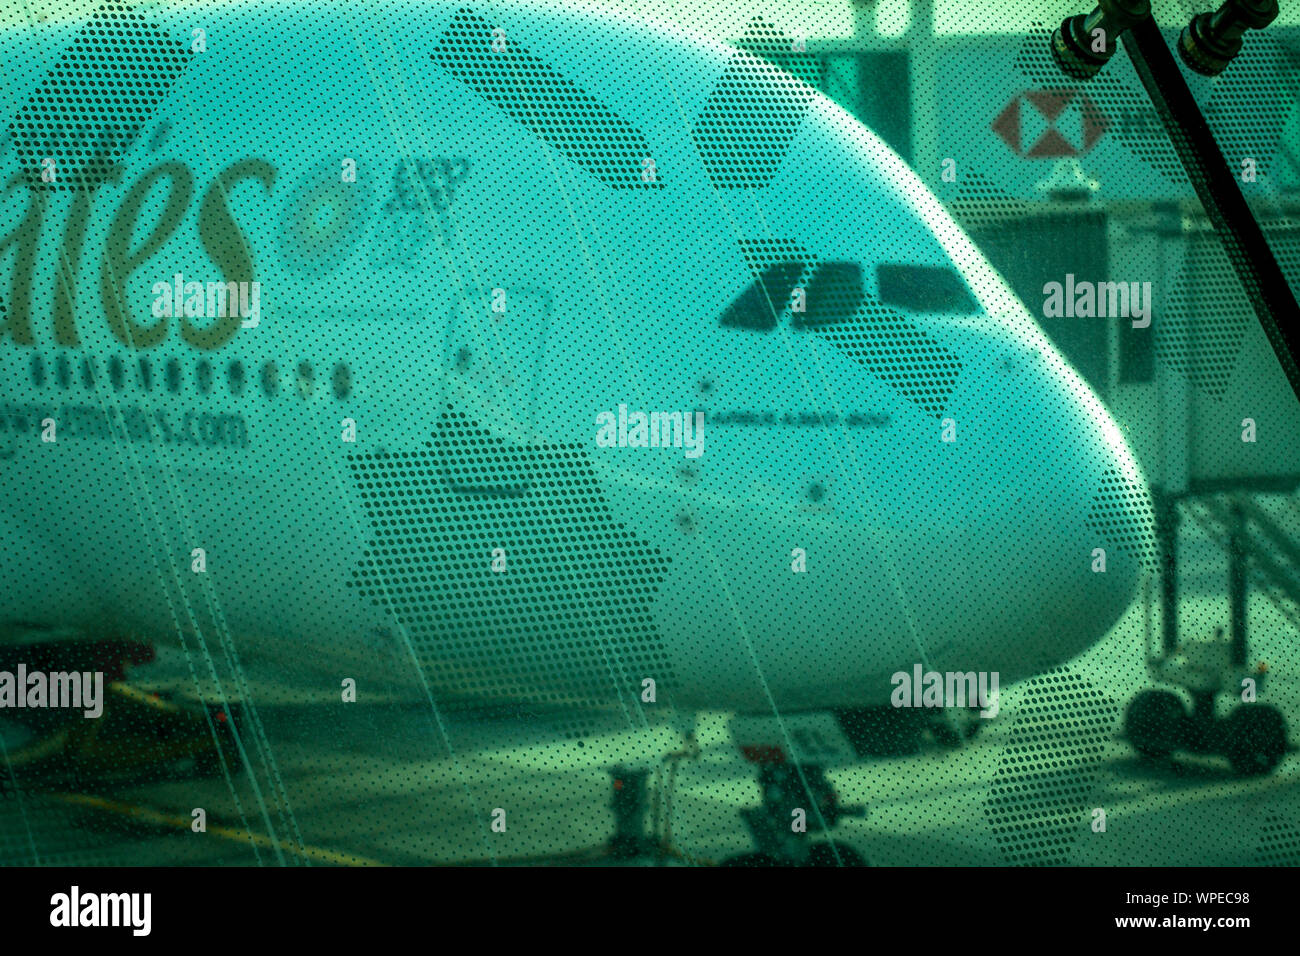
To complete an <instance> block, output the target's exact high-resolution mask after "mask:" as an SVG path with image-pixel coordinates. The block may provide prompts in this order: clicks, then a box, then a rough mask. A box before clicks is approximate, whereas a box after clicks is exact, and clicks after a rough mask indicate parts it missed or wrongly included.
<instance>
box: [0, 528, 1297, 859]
mask: <svg viewBox="0 0 1300 956" xmlns="http://www.w3.org/2000/svg"><path fill="white" fill-rule="evenodd" d="M1184 554H1185V561H1184V565H1183V568H1182V574H1181V575H1180V585H1181V587H1182V599H1181V602H1180V620H1181V626H1182V628H1183V630H1184V633H1197V634H1200V633H1204V634H1207V635H1208V634H1209V633H1211V632H1212V630H1213V627H1214V626H1216V625H1219V626H1223V625H1226V623H1227V599H1226V596H1225V595H1226V591H1225V585H1226V563H1225V561H1224V559H1223V556H1222V554H1221V553H1220V552H1215V551H1214V550H1213V549H1212V548H1211V547H1209V546H1208V545H1207V544H1206V543H1205V542H1204V541H1203V540H1198V539H1197V538H1196V536H1195V534H1194V533H1193V534H1190V535H1189V536H1188V538H1187V539H1186V540H1185V547H1184ZM1149 596H1150V605H1149V606H1148V604H1147V603H1146V602H1144V601H1143V600H1142V598H1141V597H1139V600H1138V601H1137V602H1135V604H1134V606H1133V607H1132V608H1131V609H1130V611H1129V612H1128V614H1127V615H1126V616H1125V617H1124V618H1123V619H1122V620H1121V621H1120V622H1119V623H1118V624H1117V626H1116V627H1115V628H1114V629H1113V630H1112V632H1111V633H1110V634H1109V635H1108V636H1107V637H1106V638H1105V639H1104V640H1102V641H1101V642H1099V643H1098V644H1097V645H1095V646H1094V647H1093V648H1091V649H1090V650H1089V651H1088V652H1086V653H1085V654H1084V655H1082V656H1081V657H1079V658H1077V659H1076V660H1074V661H1072V662H1070V663H1069V664H1068V665H1066V666H1065V667H1063V668H1061V669H1059V670H1058V671H1056V672H1053V673H1051V674H1047V675H1042V676H1040V677H1038V678H1035V679H1034V680H1033V681H1029V682H1025V683H1022V684H1019V685H1015V686H1013V687H1009V688H1003V690H1002V696H1001V702H1000V704H1001V706H1000V713H999V715H998V716H997V717H996V718H994V719H992V720H989V721H986V722H985V726H983V727H982V729H981V732H980V733H979V734H978V735H977V736H976V737H975V738H974V739H973V740H971V741H969V742H967V743H965V744H964V745H962V746H961V747H959V748H956V749H948V748H944V747H941V746H939V745H938V744H936V743H933V742H930V741H927V742H926V743H925V744H924V745H923V747H922V749H921V751H920V752H919V753H916V754H914V755H909V756H903V757H890V758H867V759H863V760H860V761H858V762H857V763H855V764H853V765H850V766H843V767H837V768H833V769H831V770H830V771H829V773H828V776H829V778H830V780H831V782H832V784H833V785H834V786H835V788H836V790H837V791H838V793H839V797H840V801H841V803H843V804H847V805H861V806H862V807H864V808H865V810H866V814H865V816H864V817H863V818H861V819H853V818H850V819H845V820H842V821H841V822H840V824H839V826H838V827H837V828H836V830H835V836H836V838H837V839H838V840H839V841H841V842H842V843H843V844H845V845H848V846H851V847H853V848H854V849H855V850H857V852H858V853H860V854H861V855H862V856H863V857H864V858H866V859H867V860H868V861H869V862H870V863H871V864H874V865H899V866H913V865H928V864H947V865H1007V864H1057V865H1068V864H1078V865H1105V866H1123V865H1138V866H1142V865H1157V864H1167V865H1198V866H1199V865H1212V866H1241V865H1295V864H1297V863H1300V813H1298V812H1297V810H1300V790H1298V789H1297V782H1298V781H1300V755H1297V753H1296V752H1295V750H1294V748H1293V750H1292V751H1291V752H1290V753H1288V754H1287V756H1286V757H1284V758H1283V762H1282V764H1281V766H1280V767H1278V769H1277V770H1276V771H1275V772H1274V773H1273V774H1271V775H1270V776H1267V777H1262V778H1251V779H1242V778H1239V777H1237V776H1235V775H1234V774H1233V773H1232V771H1231V770H1230V769H1229V768H1228V766H1227V763H1226V761H1224V760H1222V759H1219V758H1213V757H1196V756H1189V755H1179V756H1177V757H1175V758H1173V759H1172V760H1171V761H1168V762H1165V763H1160V764H1151V763H1149V762H1145V761H1142V760H1139V759H1138V758H1137V757H1136V756H1135V755H1134V753H1133V751H1132V750H1131V748H1130V747H1129V745H1128V743H1127V742H1126V741H1125V740H1124V739H1123V738H1122V733H1121V717H1122V714H1123V710H1124V707H1125V706H1126V705H1127V703H1128V701H1129V699H1130V698H1131V697H1132V695H1133V694H1134V693H1135V692H1137V691H1138V690H1140V689H1142V688H1143V687H1146V686H1150V685H1149V682H1148V681H1147V680H1146V678H1145V676H1144V672H1143V667H1142V660H1143V642H1144V641H1145V640H1147V639H1148V636H1149V637H1150V640H1152V641H1153V642H1154V641H1155V640H1156V635H1157V634H1158V633H1159V627H1158V624H1159V621H1158V609H1157V608H1156V606H1155V604H1156V582H1155V581H1154V580H1153V581H1152V582H1151V590H1150V595H1149ZM1248 616H1249V620H1250V628H1251V637H1252V648H1251V651H1252V654H1251V656H1252V661H1253V660H1259V659H1263V660H1265V661H1267V662H1268V663H1269V666H1270V669H1269V674H1268V678H1267V682H1266V684H1265V686H1264V689H1263V692H1262V694H1261V699H1262V700H1264V701H1268V702H1273V703H1276V704H1278V705H1279V706H1280V707H1281V708H1282V709H1283V711H1284V713H1285V716H1286V718H1287V722H1288V725H1289V727H1290V728H1291V734H1292V738H1293V740H1294V739H1295V738H1296V737H1297V736H1300V636H1298V635H1297V634H1296V632H1295V630H1294V629H1293V628H1292V626H1291V625H1290V624H1289V623H1287V621H1286V620H1285V618H1284V617H1283V616H1282V615H1281V614H1280V613H1279V612H1278V611H1277V609H1275V608H1274V607H1273V605H1271V604H1270V603H1269V602H1268V601H1267V600H1266V599H1265V598H1264V596H1263V595H1262V594H1261V593H1259V592H1258V591H1257V590H1256V591H1253V592H1252V595H1251V598H1250V601H1249V605H1248ZM1117 675H1120V676H1117ZM246 676H247V678H248V686H249V688H251V691H252V697H253V700H254V702H255V703H256V710H257V715H258V717H259V719H260V723H261V732H260V733H259V732H256V731H255V730H250V729H248V728H246V729H245V731H244V733H243V739H244V744H245V748H246V752H247V759H248V769H247V770H245V772H242V773H239V774H237V775H234V776H231V777H230V778H229V779H227V778H226V777H225V776H224V775H222V774H220V773H218V774H217V775H215V776H212V777H208V778H206V779H204V778H199V777H196V776H195V775H194V773H192V772H191V771H190V770H189V769H188V768H187V767H185V766H184V765H182V766H179V767H173V768H171V769H169V770H168V771H167V772H166V773H165V774H159V773H157V772H150V771H142V772H141V773H140V774H138V775H137V776H136V778H135V779H132V778H131V777H130V776H129V775H128V776H126V777H124V778H122V779H119V780H117V781H102V780H95V781H81V782H80V784H79V785H69V786H65V787H63V788H61V789H58V788H56V789H41V788H33V789H20V791H19V792H18V793H16V794H15V793H12V792H11V793H10V794H8V795H7V797H6V798H5V799H3V800H0V862H3V863H5V864H9V865H14V864H17V865H22V864H32V863H41V864H71V865H101V864H125V865H133V864H180V865H192V864H204V865H225V864H236V865H238V864H258V863H263V864H281V863H282V864H285V865H401V864H429V863H466V864H486V865H491V864H493V863H498V864H515V863H562V864H563V863H569V864H581V863H608V862H611V860H610V859H609V858H608V857H607V856H606V855H605V854H604V846H605V843H606V841H607V840H608V838H609V836H610V835H611V834H612V832H613V828H614V815H613V811H612V809H611V793H612V789H611V788H612V784H611V777H610V775H609V773H608V768H609V767H610V765H612V764H616V763H628V764H635V763H638V762H641V761H648V762H653V760H654V756H655V754H658V753H660V752H663V751H667V750H671V749H675V748H677V747H679V746H680V739H679V737H678V736H677V735H676V733H675V732H674V731H672V730H670V729H669V728H666V727H665V728H661V729H654V730H651V731H648V732H642V733H639V734H637V733H631V732H612V733H607V734H598V735H593V736H590V737H588V738H586V739H583V740H582V741H581V742H578V741H575V740H567V741H563V742H558V741H552V742H550V743H545V744H538V743H537V742H536V740H534V739H528V735H526V734H522V733H521V732H520V730H519V724H518V722H509V723H508V724H502V723H500V722H487V721H483V722H480V723H479V724H478V725H466V723H465V722H464V721H461V722H459V723H457V724H456V725H455V726H453V725H451V724H449V723H448V722H446V721H444V722H443V724H442V725H441V726H440V725H439V723H438V721H437V720H435V719H434V718H432V717H431V715H430V713H429V708H428V707H427V705H425V706H423V707H420V706H416V705H412V704H410V703H406V702H399V701H394V700H389V701H381V702H374V701H369V702H367V701H365V700H363V701H362V702H359V703H356V704H350V705H347V706H338V705H337V704H336V703H334V702H333V701H330V702H326V701H325V700H324V699H323V698H322V694H321V693H320V692H319V691H317V692H315V693H313V694H311V695H308V694H307V693H306V692H305V691H304V690H303V689H302V688H294V687H289V686H286V685H284V684H283V682H281V681H277V680H274V679H272V678H270V677H263V676H261V675H259V674H258V672H257V668H256V666H255V665H249V666H248V668H247V671H246ZM132 682H133V684H134V685H135V686H139V687H142V688H144V689H146V690H150V691H159V692H164V691H166V692H171V693H173V694H175V695H177V696H178V697H184V696H185V694H186V693H187V692H188V693H190V694H192V693H193V690H192V688H193V682H192V680H191V679H190V676H189V669H188V667H187V665H186V662H185V661H184V659H183V658H182V657H181V656H180V655H179V653H165V652H164V653H160V656H159V660H158V661H157V662H155V663H153V664H150V665H145V666H143V667H141V668H139V669H137V670H136V671H135V672H134V673H133V676H132ZM187 688H188V691H187ZM334 693H335V692H333V691H331V692H330V694H331V695H332V694H334ZM335 699H336V698H335ZM729 716H730V715H728V714H725V713H705V714H701V715H699V717H698V722H697V725H696V742H697V744H698V753H697V754H694V755H692V756H689V757H686V758H683V759H681V760H679V761H677V762H676V769H675V772H674V774H673V778H674V779H673V783H672V787H671V795H670V796H669V794H668V786H667V779H668V776H669V774H668V772H667V765H663V766H661V769H660V772H659V773H658V774H657V775H656V774H652V775H651V783H650V786H649V790H650V800H649V802H650V804H651V807H650V810H651V811H652V812H653V813H654V815H655V819H656V820H657V826H656V832H657V833H658V834H659V836H660V837H661V838H663V839H664V840H665V841H666V842H667V844H668V845H669V846H670V847H671V851H670V852H669V853H668V854H667V855H665V856H663V857H662V858H658V859H656V858H644V859H642V860H640V861H638V862H640V863H642V864H646V863H656V862H657V863H662V864H666V865H684V864H687V863H690V862H696V863H703V864H709V863H717V862H720V861H722V860H724V859H726V858H727V857H730V856H734V855H736V854H740V853H746V852H750V851H752V849H753V846H752V842H751V840H750V838H749V835H748V832H747V831H746V829H745V827H744V825H743V823H742V820H741V817H740V811H741V810H742V809H744V808H747V807H753V806H756V805H757V804H758V802H759V799H760V793H759V787H758V783H757V781H756V776H755V774H754V773H753V772H752V769H753V768H752V766H751V765H750V764H748V763H746V762H745V761H744V760H743V759H742V758H741V757H740V755H739V754H738V753H737V751H736V748H735V747H734V746H733V744H732V742H731V739H730V735H729V731H728V719H729ZM512 727H513V728H514V729H513V730H511V729H509V728H512ZM444 734H445V736H444ZM476 734H477V736H479V737H480V738H481V739H488V740H491V741H493V743H492V745H491V746H490V747H487V748H483V747H479V748H471V747H467V746H462V745H460V744H458V743H457V741H464V740H466V739H468V738H470V737H473V736H475V735H476ZM438 740H447V741H450V742H451V744H452V753H451V755H450V756H448V755H447V751H446V747H445V746H439V745H435V744H434V743H433V742H435V741H438ZM656 780H657V781H658V786H656V785H655V781H656ZM78 787H79V788H78ZM196 808H201V809H202V810H203V811H204V812H205V814H206V823H207V829H206V832H203V833H196V832H194V831H193V830H192V828H191V821H192V820H193V813H194V810H195V809H196ZM496 810H504V811H505V813H504V821H505V827H504V832H497V831H495V830H493V829H492V822H493V819H494V816H493V814H494V811H496ZM1099 811H1102V812H1104V820H1105V827H1104V831H1103V830H1100V829H1098V828H1097V827H1096V821H1097V820H1098V819H1099V817H1098V812H1099ZM649 815H650V814H649V813H648V816H649ZM810 817H811V814H810ZM648 825H649V821H648ZM810 829H815V822H810Z"/></svg>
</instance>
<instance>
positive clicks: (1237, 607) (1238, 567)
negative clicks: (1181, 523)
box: [1228, 498, 1249, 667]
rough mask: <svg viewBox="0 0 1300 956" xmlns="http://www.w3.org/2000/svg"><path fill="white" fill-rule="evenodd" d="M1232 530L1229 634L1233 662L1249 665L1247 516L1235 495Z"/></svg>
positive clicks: (1240, 665)
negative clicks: (1247, 638) (1247, 647)
mask: <svg viewBox="0 0 1300 956" xmlns="http://www.w3.org/2000/svg"><path fill="white" fill-rule="evenodd" d="M1229 515H1230V517H1229V520H1230V521H1231V523H1232V525H1231V528H1230V529H1229V532H1228V608H1229V617H1228V620H1229V624H1230V628H1231V629H1230V631H1229V636H1230V637H1231V639H1232V663H1233V664H1234V665H1235V666H1237V667H1243V666H1245V664H1246V570H1247V569H1246V562H1247V560H1249V559H1248V557H1247V555H1246V519H1245V516H1244V515H1243V514H1242V510H1241V504H1240V502H1238V501H1237V500H1236V499H1235V498H1234V499H1233V500H1232V501H1231V502H1230V505H1229Z"/></svg>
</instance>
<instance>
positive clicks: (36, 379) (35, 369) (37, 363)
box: [32, 355, 45, 388]
mask: <svg viewBox="0 0 1300 956" xmlns="http://www.w3.org/2000/svg"><path fill="white" fill-rule="evenodd" d="M32 384H33V385H35V386H36V387H37V388H40V387H41V386H42V385H44V384H45V359H43V358H41V357H40V355H33V356H32Z"/></svg>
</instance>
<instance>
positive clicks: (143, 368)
mask: <svg viewBox="0 0 1300 956" xmlns="http://www.w3.org/2000/svg"><path fill="white" fill-rule="evenodd" d="M137 368H139V370H140V385H141V386H142V387H143V388H144V390H145V391H146V392H148V391H152V390H153V365H151V364H150V362H149V360H148V359H147V358H142V359H140V361H139V363H138V365H137Z"/></svg>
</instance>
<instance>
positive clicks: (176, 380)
mask: <svg viewBox="0 0 1300 956" xmlns="http://www.w3.org/2000/svg"><path fill="white" fill-rule="evenodd" d="M164 370H165V374H166V376H167V391H169V392H179V391H180V390H181V363H180V362H179V361H178V360H176V359H174V358H171V359H168V360H167V365H166V366H165V367H164Z"/></svg>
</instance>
